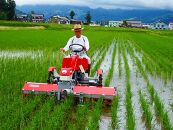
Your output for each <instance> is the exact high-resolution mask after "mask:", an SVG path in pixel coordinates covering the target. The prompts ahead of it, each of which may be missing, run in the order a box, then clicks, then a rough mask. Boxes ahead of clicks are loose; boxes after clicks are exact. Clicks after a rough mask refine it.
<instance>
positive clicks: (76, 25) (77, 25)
mask: <svg viewBox="0 0 173 130" xmlns="http://www.w3.org/2000/svg"><path fill="white" fill-rule="evenodd" d="M78 30H83V28H82V25H81V24H75V25H74V27H73V29H72V31H78Z"/></svg>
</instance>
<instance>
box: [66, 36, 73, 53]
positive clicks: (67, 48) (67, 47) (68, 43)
mask: <svg viewBox="0 0 173 130" xmlns="http://www.w3.org/2000/svg"><path fill="white" fill-rule="evenodd" d="M72 39H73V38H70V39H69V40H68V42H67V44H66V46H65V47H64V51H68V50H69V46H70V45H71V43H72Z"/></svg>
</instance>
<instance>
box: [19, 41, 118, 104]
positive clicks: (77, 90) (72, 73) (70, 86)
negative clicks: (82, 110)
mask: <svg viewBox="0 0 173 130" xmlns="http://www.w3.org/2000/svg"><path fill="white" fill-rule="evenodd" d="M74 45H76V46H81V45H79V44H73V45H71V46H74ZM71 46H70V47H71ZM81 48H82V49H81V50H73V52H72V53H71V54H70V56H66V57H64V58H63V61H62V67H61V70H60V73H59V74H58V73H57V70H56V68H55V67H50V68H49V69H48V79H47V83H35V82H26V83H25V84H24V87H23V89H22V93H23V94H40V93H44V94H48V95H54V96H56V98H57V100H58V101H60V100H62V99H64V98H65V97H66V96H67V95H68V94H70V93H72V94H73V95H74V96H75V97H77V98H78V99H79V101H80V102H83V99H84V98H85V97H88V98H93V99H98V98H100V97H103V98H104V99H105V100H107V101H112V99H113V97H114V96H116V88H115V87H103V86H102V74H103V70H102V69H98V70H97V72H96V75H95V76H94V77H89V76H88V73H86V72H87V71H88V70H89V65H88V60H87V59H86V58H82V57H81V56H80V55H81V53H84V47H83V46H81Z"/></svg>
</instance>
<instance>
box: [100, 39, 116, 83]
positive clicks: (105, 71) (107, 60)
mask: <svg viewBox="0 0 173 130" xmlns="http://www.w3.org/2000/svg"><path fill="white" fill-rule="evenodd" d="M114 46H115V43H114V42H113V43H112V44H111V45H110V47H109V49H108V51H107V53H106V55H105V58H104V60H103V62H102V63H101V65H100V68H101V69H103V83H104V82H105V80H106V76H107V74H108V72H109V68H110V67H111V62H112V53H113V49H114Z"/></svg>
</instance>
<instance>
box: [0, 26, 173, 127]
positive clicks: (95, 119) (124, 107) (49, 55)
mask: <svg viewBox="0 0 173 130" xmlns="http://www.w3.org/2000/svg"><path fill="white" fill-rule="evenodd" d="M2 28H4V30H5V29H7V28H5V27H1V28H0V30H2ZM8 29H9V30H10V29H11V28H8ZM8 29H7V30H8ZM18 29H19V28H16V29H14V30H13V29H11V30H12V32H10V33H12V34H13V35H14V34H15V33H16V32H15V31H19V30H20V29H19V30H18ZM4 30H3V31H4ZM31 30H32V29H31ZM31 30H30V31H31ZM34 31H36V30H34ZM123 31H124V30H123ZM24 32H25V33H27V31H24ZM45 32H46V31H45ZM45 32H44V33H45ZM0 33H2V32H1V31H0ZM6 33H7V34H8V31H7V32H6ZM22 33H23V32H21V34H22ZM29 33H30V34H32V33H33V32H29ZM34 33H35V34H34V35H37V34H38V35H37V36H36V37H35V40H36V41H37V40H38V44H40V45H39V46H37V47H38V48H34V47H35V43H37V42H35V41H34V43H33V44H30V43H28V45H30V46H29V47H28V49H27V47H26V49H23V48H20V49H16V46H15V45H18V41H15V42H16V44H14V43H15V42H14V41H12V43H11V42H10V44H9V45H10V46H11V49H1V50H0V63H1V64H0V73H1V75H0V82H1V83H0V95H1V97H0V102H1V104H0V108H1V109H0V113H1V114H0V119H2V121H1V122H0V129H2V130H8V129H9V130H11V129H45V130H47V129H63V130H79V129H88V130H97V129H98V130H125V129H127V130H146V129H147V130H153V129H154V130H171V129H172V128H173V125H172V124H173V78H172V77H173V73H172V72H173V71H172V69H171V67H173V65H172V61H171V60H170V59H171V57H170V55H169V54H171V52H169V54H168V55H167V54H165V53H164V51H163V52H162V51H160V50H159V51H151V50H150V51H149V53H148V49H149V48H147V47H146V44H144V43H147V41H145V40H144V39H145V37H144V39H143V40H139V39H138V38H139V37H140V38H141V39H142V38H143V36H146V37H149V38H151V37H150V36H152V37H156V41H157V42H158V39H159V41H161V40H162V42H163V41H164V40H165V37H164V38H163V37H160V36H158V35H157V36H153V35H152V34H150V33H151V32H150V33H148V34H147V33H146V34H145V33H141V34H140V35H142V36H140V35H139V34H138V32H137V33H136V32H118V31H117V32H116V31H112V30H111V31H110V32H109V33H108V32H104V31H96V32H94V31H93V32H90V31H88V30H87V31H86V35H88V37H89V38H90V39H91V52H89V53H88V55H89V56H91V60H92V64H91V76H96V71H97V70H98V69H99V68H101V69H103V83H102V84H103V86H105V87H116V92H117V95H116V96H115V97H114V99H113V100H112V102H111V104H109V105H108V104H106V103H105V102H104V100H103V99H102V98H99V99H98V100H97V101H94V99H86V101H85V102H84V103H83V104H80V103H76V102H75V100H74V97H73V95H70V96H69V97H68V98H67V99H66V100H64V101H62V102H58V103H57V102H56V101H55V98H54V96H46V95H38V96H35V97H33V96H31V97H30V96H28V97H24V96H23V95H22V94H21V89H22V87H23V85H24V83H25V81H29V82H40V83H46V82H47V81H46V80H47V76H48V68H49V67H50V66H55V67H56V68H57V71H58V72H60V68H61V64H62V58H63V57H64V55H63V54H62V53H60V52H59V48H60V47H63V46H64V43H66V40H64V38H62V37H61V35H62V34H61V32H60V31H59V32H58V33H59V34H58V35H60V36H59V37H58V38H59V39H58V38H57V40H54V44H53V46H51V45H50V44H51V40H50V39H52V37H50V38H49V39H48V40H47V38H45V39H44V37H45V36H46V35H48V32H46V33H45V34H44V35H43V36H42V34H39V33H40V31H39V33H38V32H37V31H36V32H34ZM51 33H54V37H56V35H57V32H56V31H52V30H51ZM98 33H99V34H100V35H102V36H105V37H103V38H102V37H101V38H99V40H98V39H95V37H96V36H98ZM114 33H115V34H114ZM103 34H104V35H103ZM9 35H10V36H13V35H11V34H9ZM34 35H32V37H34ZM38 36H41V37H42V38H41V39H37V38H38ZM24 37H27V36H24ZM15 38H16V36H15ZM157 38H158V39H157ZM162 38H163V39H162ZM4 39H5V40H6V39H7V38H4ZM62 39H63V40H62ZM5 40H2V39H0V41H2V43H5V42H4V41H5ZM20 40H21V41H20V43H25V42H23V40H24V41H25V40H26V39H25V38H24V39H20ZM39 40H40V41H39ZM97 40H98V41H97ZM138 40H139V41H140V42H139V41H138ZM93 41H94V42H93ZM95 41H96V42H97V44H95ZM103 41H105V42H104V43H103ZM134 41H135V42H134ZM141 41H143V42H144V43H142V42H141ZM13 42H14V43H13ZM162 42H160V44H162ZM57 43H58V44H57ZM100 43H103V44H101V45H100ZM160 44H159V45H160ZM168 44H169V43H168ZM42 45H43V46H44V47H45V48H46V47H47V48H46V49H41V48H40V46H42ZM147 45H148V46H149V45H150V44H147ZM0 46H2V47H4V44H3V45H1V44H0ZM50 46H51V47H52V48H51V47H50ZM92 46H93V47H95V49H93V48H92ZM13 47H14V48H15V49H14V48H13ZM32 47H33V48H32ZM49 47H50V48H49ZM151 47H152V46H151ZM9 48H10V47H9ZM146 48H147V49H146ZM158 49H160V48H159V47H158ZM152 50H153V48H152ZM156 52H157V53H156ZM159 52H161V53H159ZM154 55H157V57H159V58H155V57H154ZM165 55H166V57H169V58H168V59H166V58H165V57H164V56H165ZM161 63H163V64H161ZM7 114H8V116H7Z"/></svg>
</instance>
